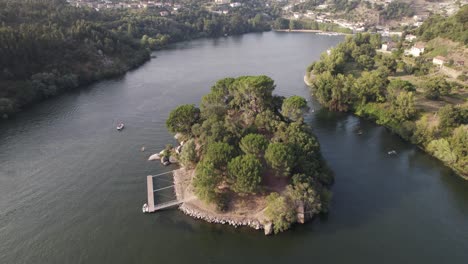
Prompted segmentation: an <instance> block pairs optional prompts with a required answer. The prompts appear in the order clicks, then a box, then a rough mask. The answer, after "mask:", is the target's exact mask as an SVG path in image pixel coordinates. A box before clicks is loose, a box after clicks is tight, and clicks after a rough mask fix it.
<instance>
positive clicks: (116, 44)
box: [0, 0, 271, 117]
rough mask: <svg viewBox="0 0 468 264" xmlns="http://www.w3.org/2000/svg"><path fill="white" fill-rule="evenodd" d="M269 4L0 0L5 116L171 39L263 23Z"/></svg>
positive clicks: (126, 64) (129, 63) (0, 100)
mask: <svg viewBox="0 0 468 264" xmlns="http://www.w3.org/2000/svg"><path fill="white" fill-rule="evenodd" d="M270 20H271V18H270V16H269V14H268V10H267V9H266V8H265V7H264V6H263V5H259V4H258V3H257V4H255V2H252V3H250V4H244V6H243V7H241V8H237V9H236V10H234V11H233V12H230V13H229V14H227V15H219V14H215V13H211V12H209V11H206V10H204V9H203V8H201V6H199V5H197V4H196V3H194V4H191V5H190V6H188V7H187V8H185V9H184V8H182V9H180V10H179V11H178V14H176V15H171V16H168V17H161V16H159V12H155V11H154V10H125V9H120V10H117V9H114V10H102V11H99V12H98V11H96V10H94V9H91V8H76V7H72V6H70V5H69V4H68V3H67V2H66V1H65V0H48V1H40V0H20V1H13V0H0V117H2V116H3V117H7V116H8V115H9V114H11V113H13V112H16V111H18V110H19V109H20V108H21V107H23V106H25V105H28V104H30V103H32V102H35V101H39V100H42V99H45V98H48V97H50V96H53V95H56V94H57V93H59V92H61V91H64V90H69V89H74V88H76V87H78V86H80V85H83V84H87V83H90V82H92V81H95V80H99V79H103V78H107V77H112V76H115V75H119V74H122V73H124V72H126V71H127V70H129V69H131V68H134V67H136V66H138V65H141V64H142V63H143V62H145V61H146V60H148V59H149V57H150V51H151V50H154V49H159V48H162V47H164V46H166V45H168V44H170V43H173V42H177V41H183V40H189V39H193V38H199V37H217V36H223V35H226V34H228V35H234V34H243V33H247V32H253V31H265V30H268V29H269V28H270V23H269V21H270Z"/></svg>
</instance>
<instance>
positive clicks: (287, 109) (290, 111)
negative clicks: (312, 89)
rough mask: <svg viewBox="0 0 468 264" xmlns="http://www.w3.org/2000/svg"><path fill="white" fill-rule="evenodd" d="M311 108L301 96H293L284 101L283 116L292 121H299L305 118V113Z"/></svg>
mask: <svg viewBox="0 0 468 264" xmlns="http://www.w3.org/2000/svg"><path fill="white" fill-rule="evenodd" d="M308 109H309V107H308V106H307V102H306V100H305V99H304V98H302V97H300V96H297V95H295V96H291V97H289V98H286V99H285V100H284V101H283V105H282V107H281V114H282V115H283V116H285V117H288V118H289V119H291V120H294V121H295V120H297V119H299V118H302V117H303V116H304V113H305V112H307V111H308Z"/></svg>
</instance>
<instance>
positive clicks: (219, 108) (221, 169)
mask: <svg viewBox="0 0 468 264" xmlns="http://www.w3.org/2000/svg"><path fill="white" fill-rule="evenodd" d="M274 89H275V84H274V81H273V80H272V79H271V78H269V77H267V76H243V77H239V78H226V79H222V80H219V81H218V82H217V83H216V84H215V85H214V86H213V87H212V88H211V92H210V93H208V94H206V95H205V96H203V97H202V100H201V103H200V107H196V106H195V105H181V106H178V107H177V108H175V109H174V110H173V111H172V112H171V113H170V115H169V118H168V119H167V121H166V124H167V127H168V129H169V131H170V132H171V133H174V134H175V135H176V138H177V140H178V141H179V143H180V145H181V146H182V147H181V146H179V147H178V148H176V149H172V150H170V152H171V153H170V154H169V155H171V156H173V158H175V159H177V160H178V161H179V162H180V164H181V168H180V169H178V170H177V171H175V173H174V182H175V189H176V195H177V198H178V199H179V200H183V201H184V203H183V204H182V205H181V206H180V207H179V208H180V209H181V210H182V211H183V212H184V213H186V214H187V215H190V216H192V217H195V218H198V219H203V220H206V221H208V222H213V223H221V224H231V225H233V226H250V227H252V228H255V229H265V234H270V233H278V232H281V231H284V230H287V229H288V228H290V227H291V225H292V224H293V223H304V222H305V221H307V220H308V219H311V218H312V217H313V216H314V215H317V214H320V213H325V212H327V210H328V204H329V200H330V198H331V193H330V191H329V189H328V187H329V186H330V185H331V184H332V182H333V177H332V174H331V173H330V171H329V169H328V168H327V167H326V165H325V162H324V160H323V158H322V156H321V153H320V146H319V143H318V141H317V139H316V138H315V136H314V135H313V134H312V132H311V130H310V127H309V126H308V125H307V124H305V123H304V115H305V114H306V112H307V111H308V109H309V108H308V106H307V102H306V100H305V99H304V98H302V97H299V96H291V97H289V98H284V97H281V96H276V95H273V90H274Z"/></svg>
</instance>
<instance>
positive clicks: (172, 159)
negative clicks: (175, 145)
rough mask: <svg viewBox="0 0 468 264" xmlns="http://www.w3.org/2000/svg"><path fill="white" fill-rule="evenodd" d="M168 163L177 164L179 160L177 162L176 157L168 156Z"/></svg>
mask: <svg viewBox="0 0 468 264" xmlns="http://www.w3.org/2000/svg"><path fill="white" fill-rule="evenodd" d="M169 162H170V163H178V162H179V160H178V159H177V158H176V157H174V156H170V157H169Z"/></svg>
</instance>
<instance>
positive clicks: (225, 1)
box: [215, 0, 231, 5]
mask: <svg viewBox="0 0 468 264" xmlns="http://www.w3.org/2000/svg"><path fill="white" fill-rule="evenodd" d="M229 2H231V1H230V0H215V3H216V4H218V5H224V4H229Z"/></svg>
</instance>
